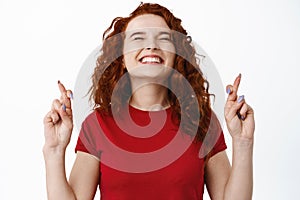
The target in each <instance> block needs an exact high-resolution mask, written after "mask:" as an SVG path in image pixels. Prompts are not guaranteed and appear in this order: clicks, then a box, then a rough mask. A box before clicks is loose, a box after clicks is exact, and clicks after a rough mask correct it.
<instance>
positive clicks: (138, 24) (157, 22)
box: [126, 14, 170, 31]
mask: <svg viewBox="0 0 300 200" xmlns="http://www.w3.org/2000/svg"><path fill="white" fill-rule="evenodd" d="M143 28H162V29H169V30H170V28H169V26H168V25H167V23H166V21H165V20H164V18H162V17H160V16H158V15H153V14H145V15H140V16H137V17H135V18H133V19H132V20H131V21H130V22H129V23H128V25H127V28H126V31H133V30H137V29H143Z"/></svg>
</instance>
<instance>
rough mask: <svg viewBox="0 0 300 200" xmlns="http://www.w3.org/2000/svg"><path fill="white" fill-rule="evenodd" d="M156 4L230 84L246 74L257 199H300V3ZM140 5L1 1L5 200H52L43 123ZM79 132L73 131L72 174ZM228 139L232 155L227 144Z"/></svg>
mask: <svg viewBox="0 0 300 200" xmlns="http://www.w3.org/2000/svg"><path fill="white" fill-rule="evenodd" d="M157 2H158V3H160V4H162V5H164V6H167V7H168V8H169V9H171V10H172V11H173V12H174V14H175V15H176V16H177V17H179V18H181V19H182V20H183V25H184V27H185V28H186V29H187V30H188V32H189V35H191V36H192V37H193V40H194V41H196V42H197V44H199V45H200V46H201V47H202V48H203V49H204V50H205V51H206V52H207V54H208V55H209V56H210V58H211V59H212V60H213V62H214V63H215V65H216V67H217V69H218V71H219V73H220V76H221V78H222V81H223V84H224V85H226V84H227V83H232V81H233V80H234V78H235V76H237V75H238V73H242V76H243V77H242V83H241V87H240V93H241V94H244V95H245V97H246V100H247V101H248V103H249V104H251V105H252V106H253V108H254V109H255V115H256V116H255V117H256V132H255V135H256V136H255V151H254V181H255V185H254V196H253V197H254V198H253V199H259V200H260V199H262V200H264V199H273V200H274V199H296V198H297V196H298V194H299V191H298V190H299V185H300V173H299V169H300V161H299V155H298V153H299V152H300V145H299V140H300V134H299V133H300V131H299V128H300V127H299V122H300V115H299V111H300V110H299V102H300V94H299V82H300V81H299V79H300V78H299V75H298V74H299V73H297V72H299V70H298V69H297V68H300V61H299V59H300V39H299V36H300V2H299V1H298V0H263V1H261V0H252V1H241V0H227V1H221V0H200V1H189V0H185V1H179V0H177V1H171V0H170V1H157ZM139 3H140V1H139V0H137V1H122V0H120V1H115V0H109V1H100V0H98V1H96V0H88V1H78V0H52V1H44V0H43V1H41V0H27V1H21V0H0V89H1V98H0V105H1V108H0V110H1V120H0V123H1V126H0V127H1V130H0V134H1V135H0V155H1V156H0V199H46V190H45V169H44V160H43V156H42V146H43V142H44V138H43V123H42V119H43V117H44V115H45V113H46V112H47V111H48V110H49V108H50V105H51V103H52V100H53V99H54V98H57V97H59V92H58V89H57V80H61V81H62V82H63V83H64V84H65V85H66V86H67V87H68V88H70V89H73V88H74V85H75V81H76V77H77V75H78V72H79V70H80V68H81V65H82V64H83V62H84V60H85V59H86V58H87V56H88V55H89V54H90V53H91V52H92V51H93V50H94V49H95V48H96V47H97V46H98V45H99V44H101V38H102V33H103V31H104V30H105V29H106V28H107V27H108V26H109V25H110V22H111V21H112V19H113V18H114V17H116V16H127V15H128V14H129V13H130V12H131V11H133V9H135V8H136V6H138V5H139ZM211 84H213V83H211ZM224 90H225V89H224ZM75 95H76V94H75ZM77 134H78V129H77V128H75V129H74V135H73V136H75V137H73V138H72V141H71V144H70V146H69V147H68V150H67V151H68V152H67V161H66V164H67V166H66V168H67V173H69V171H70V169H71V166H72V164H73V160H74V158H75V153H74V147H75V142H76V136H77ZM225 134H226V141H227V144H228V146H229V149H228V150H227V152H228V154H229V156H230V155H231V148H230V146H231V141H230V136H229V135H228V132H226V131H225ZM95 199H99V197H97V198H95Z"/></svg>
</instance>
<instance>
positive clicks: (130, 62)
mask: <svg viewBox="0 0 300 200" xmlns="http://www.w3.org/2000/svg"><path fill="white" fill-rule="evenodd" d="M123 59H124V64H125V66H126V68H127V69H128V68H132V67H134V66H135V65H137V61H136V59H135V54H134V53H127V54H126V55H125V54H124V55H123Z"/></svg>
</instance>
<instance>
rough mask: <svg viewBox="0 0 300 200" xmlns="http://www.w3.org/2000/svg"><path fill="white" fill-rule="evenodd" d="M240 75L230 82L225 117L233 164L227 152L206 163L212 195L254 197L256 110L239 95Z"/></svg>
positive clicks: (235, 197)
mask: <svg viewBox="0 0 300 200" xmlns="http://www.w3.org/2000/svg"><path fill="white" fill-rule="evenodd" d="M240 80H241V76H240V75H239V76H238V77H237V78H236V79H235V81H234V84H233V85H228V86H227V91H228V94H229V95H228V99H227V102H226V105H225V119H226V124H227V128H228V131H229V133H230V134H231V136H232V145H233V146H232V147H233V148H232V149H233V155H232V167H231V166H230V163H229V161H228V158H227V155H226V153H225V152H221V153H218V154H216V155H215V156H213V157H212V158H210V160H209V161H208V163H207V166H206V182H207V187H208V192H209V194H210V196H211V198H212V199H217V200H218V199H220V200H223V199H226V200H227V199H228V200H235V199H239V200H240V199H243V200H248V199H252V191H253V136H254V127H255V123H254V114H253V110H252V108H251V107H250V106H249V105H248V104H247V103H246V102H245V99H244V97H243V96H242V97H238V96H237V91H238V87H239V84H240Z"/></svg>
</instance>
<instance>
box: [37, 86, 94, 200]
mask: <svg viewBox="0 0 300 200" xmlns="http://www.w3.org/2000/svg"><path fill="white" fill-rule="evenodd" d="M58 87H59V89H60V92H61V98H60V100H58V99H56V100H54V101H53V104H52V108H51V111H50V112H49V113H48V114H47V115H46V116H45V118H44V134H45V144H44V148H43V154H44V159H45V167H46V185H47V196H48V199H49V200H57V199H63V200H81V199H85V200H86V199H93V196H94V195H95V191H96V188H97V184H98V180H99V161H97V160H96V159H95V158H94V157H92V156H91V155H89V154H85V153H80V152H79V153H78V154H77V157H76V161H75V163H74V166H73V169H72V172H71V178H70V184H69V182H68V181H67V178H66V172H65V152H66V148H67V145H68V144H69V142H70V138H71V133H72V129H73V119H72V117H73V116H72V109H71V100H70V97H72V95H71V94H72V92H71V91H70V90H66V89H65V87H64V86H63V85H62V84H61V83H60V82H59V83H58ZM83 169H84V170H83Z"/></svg>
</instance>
